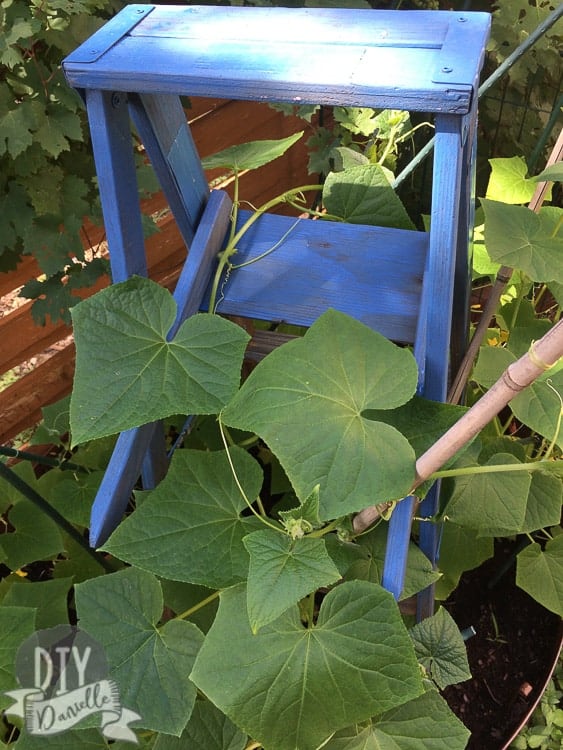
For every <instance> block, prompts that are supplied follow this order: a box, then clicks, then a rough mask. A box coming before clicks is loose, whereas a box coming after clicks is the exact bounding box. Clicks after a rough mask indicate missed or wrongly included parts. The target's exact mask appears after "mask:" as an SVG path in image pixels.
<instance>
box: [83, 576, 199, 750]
mask: <svg viewBox="0 0 563 750" xmlns="http://www.w3.org/2000/svg"><path fill="white" fill-rule="evenodd" d="M75 591H76V609H77V613H78V620H79V627H80V628H81V629H83V630H86V631H87V632H88V633H90V635H91V636H92V637H93V638H95V639H96V640H97V641H98V642H99V643H101V645H102V646H103V647H104V649H105V653H106V656H107V658H108V663H109V666H110V676H111V677H112V678H113V679H114V680H115V682H116V684H117V686H118V688H119V694H120V698H121V704H122V705H123V706H124V707H125V708H128V709H130V710H132V711H136V712H137V713H138V714H139V715H140V716H141V718H140V719H139V725H140V726H142V727H144V728H145V729H152V730H154V731H157V732H165V733H166V734H174V735H176V736H179V735H180V734H181V733H182V731H183V729H184V727H185V726H186V723H187V722H188V720H189V718H190V715H191V713H192V709H193V706H194V702H195V699H196V687H195V685H194V684H193V682H191V680H190V679H189V674H190V670H191V668H192V666H193V663H194V659H195V656H196V654H197V652H198V650H199V648H200V646H201V643H202V641H203V634H202V633H201V631H200V630H199V629H198V628H197V627H196V626H195V625H194V624H193V623H190V622H185V621H184V620H170V621H168V622H167V623H165V624H164V625H163V626H161V627H157V624H158V622H159V620H160V618H161V617H162V609H163V597H162V589H161V587H160V584H159V582H158V580H157V579H156V578H155V577H154V576H153V575H151V574H150V573H145V572H144V571H141V570H137V569H136V568H126V569H125V570H121V571H119V572H118V573H112V574H111V575H107V576H102V577H100V578H93V579H92V580H90V581H85V582H84V583H79V584H78V585H77V586H76V588H75Z"/></svg>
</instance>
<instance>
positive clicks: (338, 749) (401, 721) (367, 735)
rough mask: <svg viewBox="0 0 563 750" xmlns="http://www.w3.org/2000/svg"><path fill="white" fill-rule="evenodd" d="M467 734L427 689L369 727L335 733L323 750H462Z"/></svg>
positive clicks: (437, 697) (440, 697)
mask: <svg viewBox="0 0 563 750" xmlns="http://www.w3.org/2000/svg"><path fill="white" fill-rule="evenodd" d="M469 734H470V733H469V731H468V730H467V729H466V727H465V726H464V725H463V724H462V723H461V721H460V720H459V719H458V718H457V716H455V715H454V714H453V713H452V711H451V710H450V708H449V707H448V704H447V703H446V701H445V700H444V699H443V698H442V696H441V695H440V694H439V693H437V692H436V691H435V690H429V691H428V692H426V693H424V694H423V695H420V696H419V697H418V698H415V699H414V700H411V701H409V702H408V703H405V704H403V705H402V706H399V707H398V708H395V709H393V710H391V711H388V712H387V713H385V714H383V715H382V716H380V717H377V718H374V719H373V720H372V721H371V722H370V723H369V724H368V726H365V727H363V726H356V727H348V728H347V729H343V730H342V731H340V732H337V733H336V734H335V735H334V737H333V738H332V739H331V740H329V742H327V744H326V745H324V750H422V748H424V750H464V748H465V747H466V745H467V740H468V739H469Z"/></svg>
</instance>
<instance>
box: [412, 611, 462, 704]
mask: <svg viewBox="0 0 563 750" xmlns="http://www.w3.org/2000/svg"><path fill="white" fill-rule="evenodd" d="M409 634H410V637H411V638H412V640H413V643H414V650H415V653H416V655H417V657H418V661H419V662H420V664H422V666H423V667H424V668H425V669H426V671H427V673H428V675H429V676H430V677H431V679H432V680H433V681H434V682H435V683H436V685H437V686H438V687H439V688H440V690H443V689H444V688H445V687H447V686H448V685H454V684H455V683H456V682H465V680H470V679H471V672H470V671H469V663H468V661H467V650H466V648H465V643H464V642H463V638H462V637H461V633H460V631H459V628H458V626H457V625H456V623H455V622H454V620H453V618H452V616H451V615H450V614H449V612H448V611H447V610H446V609H444V607H440V608H439V609H438V611H437V612H436V614H435V615H432V617H427V618H426V619H425V620H422V622H419V623H418V624H417V625H415V626H414V627H412V628H411V629H410V630H409Z"/></svg>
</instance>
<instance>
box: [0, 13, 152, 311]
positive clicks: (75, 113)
mask: <svg viewBox="0 0 563 750" xmlns="http://www.w3.org/2000/svg"><path fill="white" fill-rule="evenodd" d="M121 6H122V2H121V0H80V1H79V2H75V1H73V0H29V2H28V1H27V0H26V2H24V1H23V0H3V2H2V3H0V133H1V136H0V214H1V215H2V233H1V235H0V271H9V270H12V269H13V268H15V266H16V264H17V262H18V261H19V259H20V258H21V257H22V255H33V257H34V258H35V259H36V260H37V262H38V265H39V268H40V270H41V272H42V274H44V275H45V278H44V279H41V280H35V279H33V280H31V281H30V282H29V283H28V284H26V286H25V287H24V290H23V292H22V294H23V296H27V297H29V298H31V299H34V300H37V302H36V303H35V304H34V306H33V314H34V317H35V319H36V321H37V322H40V323H44V322H45V320H46V318H47V317H48V316H50V317H51V318H52V319H53V320H57V319H59V318H61V319H63V320H65V321H67V322H69V321H70V318H69V312H68V310H69V307H71V306H72V305H74V304H76V302H77V301H78V299H79V298H78V297H77V296H76V295H75V294H73V292H74V291H75V290H76V289H80V288H82V287H85V286H90V285H91V284H93V283H94V281H95V280H96V279H97V278H98V277H99V276H100V275H101V274H103V273H106V272H107V271H108V265H107V262H106V261H105V260H104V259H102V258H101V257H96V258H94V262H93V263H91V262H88V261H89V260H91V259H90V258H86V257H85V254H84V249H83V243H82V237H81V227H82V224H83V221H84V218H85V217H90V218H91V219H93V220H94V221H99V220H100V209H99V200H98V189H97V183H96V181H95V171H94V163H93V158H92V153H91V146H90V142H89V136H88V126H87V122H86V117H85V114H84V112H83V108H82V104H81V101H80V98H79V96H78V95H77V93H76V92H74V91H73V90H71V89H70V88H69V87H68V85H67V83H66V81H65V79H64V76H63V74H62V70H61V60H62V59H63V57H64V56H65V55H67V54H69V53H70V52H71V51H72V50H73V49H75V48H76V47H77V46H78V45H79V44H80V43H81V42H83V41H84V40H85V39H86V38H87V37H89V36H90V35H91V34H92V33H93V32H94V31H95V30H96V29H97V28H98V27H99V26H100V25H101V24H102V23H103V22H104V21H105V20H107V18H109V16H110V15H112V14H113V13H114V12H115V11H116V10H118V9H119V8H120V7H121ZM148 184H150V183H148ZM67 277H68V278H67ZM63 279H64V280H65V283H64V284H63Z"/></svg>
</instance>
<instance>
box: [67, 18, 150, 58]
mask: <svg viewBox="0 0 563 750" xmlns="http://www.w3.org/2000/svg"><path fill="white" fill-rule="evenodd" d="M153 10H154V5H139V4H137V5H128V6H126V7H125V8H123V9H122V10H121V12H120V13H118V14H117V15H115V16H113V18H111V19H110V20H109V21H108V22H107V23H105V24H104V25H103V26H102V27H101V28H100V29H98V31H97V32H96V33H94V34H92V36H90V37H89V38H88V39H87V40H86V41H85V42H84V43H83V44H81V45H80V47H78V48H77V49H76V50H74V52H72V53H71V55H69V59H72V60H73V62H74V63H92V62H95V61H96V60H97V59H98V58H100V57H101V56H102V55H104V54H105V53H106V52H107V51H108V49H110V47H113V45H114V44H117V43H118V42H119V41H120V40H121V39H123V37H124V36H126V35H127V34H128V33H129V32H130V31H131V30H132V29H133V28H134V27H135V26H136V25H137V24H138V23H140V22H141V21H142V20H144V18H145V16H147V15H148V14H149V13H151V12H152V11H153Z"/></svg>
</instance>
